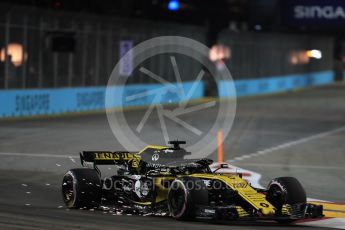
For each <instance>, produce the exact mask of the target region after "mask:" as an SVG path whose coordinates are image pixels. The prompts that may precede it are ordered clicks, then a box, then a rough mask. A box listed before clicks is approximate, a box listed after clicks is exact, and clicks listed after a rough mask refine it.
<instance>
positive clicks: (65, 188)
mask: <svg viewBox="0 0 345 230" xmlns="http://www.w3.org/2000/svg"><path fill="white" fill-rule="evenodd" d="M62 195H63V200H64V202H65V204H66V205H68V206H70V205H71V204H73V202H74V199H75V191H74V184H73V177H72V175H70V174H67V175H66V176H65V177H64V178H63V181H62Z"/></svg>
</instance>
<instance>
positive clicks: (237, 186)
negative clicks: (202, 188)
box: [190, 174, 276, 215]
mask: <svg viewBox="0 0 345 230" xmlns="http://www.w3.org/2000/svg"><path fill="white" fill-rule="evenodd" d="M190 176H191V177H197V178H201V179H212V180H219V181H222V182H223V183H225V184H226V185H227V186H229V187H230V188H231V189H233V190H235V191H237V192H238V194H239V195H240V196H241V197H242V198H243V199H244V200H246V201H247V202H248V203H249V204H251V205H252V207H254V208H255V209H256V210H259V211H261V213H262V214H264V215H274V214H275V212H276V209H275V208H274V206H273V205H272V204H271V203H269V202H268V201H267V200H266V197H265V195H264V194H261V193H258V192H257V191H256V190H255V189H253V188H252V187H251V186H250V185H249V184H248V182H247V181H245V180H243V179H242V178H241V177H239V176H237V175H221V174H192V175H190Z"/></svg>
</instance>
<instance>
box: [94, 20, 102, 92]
mask: <svg viewBox="0 0 345 230" xmlns="http://www.w3.org/2000/svg"><path fill="white" fill-rule="evenodd" d="M100 30H101V25H100V23H98V24H97V31H96V57H95V61H96V63H95V85H96V86H97V85H98V83H99V59H100V57H99V56H100V55H99V53H100V50H99V46H100V37H101V31H100Z"/></svg>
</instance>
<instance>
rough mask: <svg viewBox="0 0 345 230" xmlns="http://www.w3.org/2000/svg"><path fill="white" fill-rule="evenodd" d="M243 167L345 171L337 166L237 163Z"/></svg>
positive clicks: (344, 168)
mask: <svg viewBox="0 0 345 230" xmlns="http://www.w3.org/2000/svg"><path fill="white" fill-rule="evenodd" d="M236 165H239V166H241V167H243V166H256V167H268V168H283V167H288V168H296V169H299V168H301V169H320V170H323V169H324V170H345V167H340V166H339V167H337V166H323V165H284V164H266V163H263V164H261V163H237V164H236Z"/></svg>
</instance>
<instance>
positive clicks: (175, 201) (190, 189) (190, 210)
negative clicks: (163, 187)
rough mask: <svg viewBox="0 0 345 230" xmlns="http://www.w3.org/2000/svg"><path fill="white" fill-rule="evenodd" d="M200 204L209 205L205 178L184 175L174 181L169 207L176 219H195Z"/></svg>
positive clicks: (169, 196)
mask: <svg viewBox="0 0 345 230" xmlns="http://www.w3.org/2000/svg"><path fill="white" fill-rule="evenodd" d="M199 205H208V190H207V187H206V185H205V184H204V182H203V180H201V179H199V178H193V177H184V178H178V179H175V180H174V181H173V182H172V184H171V187H170V190H169V193H168V208H169V212H170V215H171V216H172V217H173V218H174V219H177V220H193V219H194V218H195V216H196V212H197V208H198V206H199Z"/></svg>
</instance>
